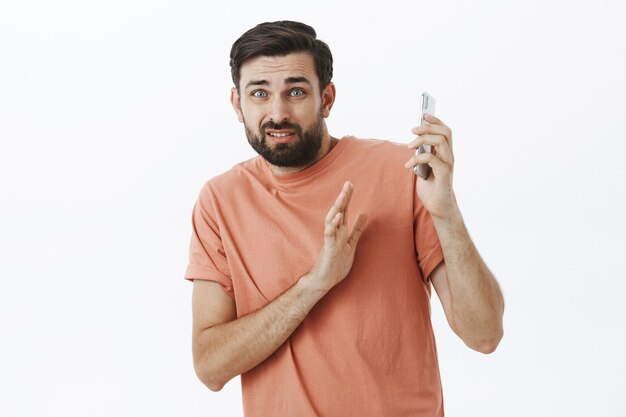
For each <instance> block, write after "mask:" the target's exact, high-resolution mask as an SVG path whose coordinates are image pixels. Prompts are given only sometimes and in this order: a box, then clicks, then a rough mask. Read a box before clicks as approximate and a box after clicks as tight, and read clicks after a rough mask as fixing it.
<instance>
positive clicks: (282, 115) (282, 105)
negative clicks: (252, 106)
mask: <svg viewBox="0 0 626 417" xmlns="http://www.w3.org/2000/svg"><path fill="white" fill-rule="evenodd" d="M269 118H270V119H271V120H272V121H273V122H275V123H280V122H282V121H283V120H289V105H288V103H287V102H286V100H285V99H284V98H283V97H280V96H274V97H273V98H272V100H271V101H270V109H269Z"/></svg>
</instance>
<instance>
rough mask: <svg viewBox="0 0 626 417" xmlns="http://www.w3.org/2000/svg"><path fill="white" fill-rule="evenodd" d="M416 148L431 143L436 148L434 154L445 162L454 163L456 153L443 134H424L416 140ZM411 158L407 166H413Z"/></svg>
mask: <svg viewBox="0 0 626 417" xmlns="http://www.w3.org/2000/svg"><path fill="white" fill-rule="evenodd" d="M412 143H414V144H415V149H417V148H419V147H420V146H422V145H431V146H432V147H433V149H434V152H433V154H434V155H436V156H437V157H439V158H440V159H441V160H442V161H443V162H445V163H446V164H449V165H454V153H453V152H452V148H451V147H450V144H449V143H448V142H446V140H445V139H444V138H443V136H441V135H422V136H420V137H419V138H417V139H416V140H415V141H414V142H412ZM411 163H412V161H411V159H409V160H408V161H407V163H406V164H405V165H404V166H405V167H406V168H409V167H410V166H411Z"/></svg>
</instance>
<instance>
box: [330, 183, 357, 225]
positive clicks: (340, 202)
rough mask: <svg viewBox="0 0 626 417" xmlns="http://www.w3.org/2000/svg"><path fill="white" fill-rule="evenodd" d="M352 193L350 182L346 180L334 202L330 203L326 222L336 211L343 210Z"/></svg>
mask: <svg viewBox="0 0 626 417" xmlns="http://www.w3.org/2000/svg"><path fill="white" fill-rule="evenodd" d="M351 195H352V183H350V182H349V181H346V182H345V183H344V184H343V187H342V188H341V192H340V193H339V195H338V196H337V198H336V199H335V203H334V204H333V205H332V207H331V208H330V210H329V211H328V214H327V215H326V223H328V222H330V221H331V220H332V219H333V218H334V217H335V215H336V214H337V213H340V212H343V211H344V209H345V207H346V204H347V203H348V201H350V196H351Z"/></svg>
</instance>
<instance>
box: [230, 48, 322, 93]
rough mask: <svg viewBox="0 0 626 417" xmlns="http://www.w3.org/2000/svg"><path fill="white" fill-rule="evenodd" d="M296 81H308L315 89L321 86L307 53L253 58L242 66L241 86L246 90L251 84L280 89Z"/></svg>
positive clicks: (313, 64) (313, 63) (312, 61)
mask: <svg viewBox="0 0 626 417" xmlns="http://www.w3.org/2000/svg"><path fill="white" fill-rule="evenodd" d="M296 79H302V80H306V81H308V83H310V84H311V85H312V86H313V87H316V86H318V85H319V80H318V77H317V73H316V71H315V62H314V60H313V57H312V56H311V55H310V54H308V53H306V52H298V53H292V54H289V55H284V56H258V57H255V58H252V59H250V60H249V61H246V62H245V63H244V64H243V65H242V66H241V73H240V79H239V84H240V86H242V87H243V88H244V89H245V88H246V87H247V86H248V85H249V84H251V83H252V84H256V85H259V84H263V85H269V86H277V87H278V86H280V85H283V84H286V83H291V82H293V81H294V80H296Z"/></svg>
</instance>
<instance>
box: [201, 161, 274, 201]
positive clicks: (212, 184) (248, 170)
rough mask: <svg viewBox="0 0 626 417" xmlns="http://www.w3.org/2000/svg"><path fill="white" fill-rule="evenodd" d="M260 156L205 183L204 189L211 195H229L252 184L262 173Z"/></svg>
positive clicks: (241, 163) (236, 165)
mask: <svg viewBox="0 0 626 417" xmlns="http://www.w3.org/2000/svg"><path fill="white" fill-rule="evenodd" d="M260 158H261V157H260V156H255V157H253V158H250V159H247V160H245V161H242V162H239V163H237V164H235V165H233V166H232V167H231V168H229V169H227V170H226V171H224V172H222V173H220V174H217V175H215V176H213V177H211V178H209V179H208V180H206V181H205V182H204V187H203V188H204V189H205V190H206V191H209V192H210V193H228V192H231V191H232V190H233V189H235V188H241V186H242V185H244V184H247V183H249V182H250V180H251V178H254V177H258V176H259V175H260V174H261V172H262V167H261V161H260Z"/></svg>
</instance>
